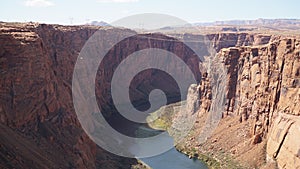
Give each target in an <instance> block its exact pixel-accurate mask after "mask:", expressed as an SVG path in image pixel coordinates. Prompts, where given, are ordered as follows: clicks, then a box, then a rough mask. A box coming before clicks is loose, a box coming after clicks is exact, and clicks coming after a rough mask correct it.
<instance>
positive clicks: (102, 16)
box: [0, 0, 300, 25]
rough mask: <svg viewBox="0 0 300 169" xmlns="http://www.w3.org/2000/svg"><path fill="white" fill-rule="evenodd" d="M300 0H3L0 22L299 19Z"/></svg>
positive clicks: (82, 22)
mask: <svg viewBox="0 0 300 169" xmlns="http://www.w3.org/2000/svg"><path fill="white" fill-rule="evenodd" d="M299 7H300V1H299V0H247V1H243V0H2V3H1V6H0V21H5V22H29V21H33V22H41V23H53V24H54V23H55V24H65V25H74V24H84V23H88V22H91V21H105V22H107V23H111V22H114V21H116V20H118V19H121V18H123V17H126V16H130V15H135V14H142V13H160V14H168V15H172V16H175V17H178V18H181V19H183V20H185V21H187V22H189V23H195V22H213V21H221V20H236V19H241V20H246V19H247V20H251V19H258V18H265V19H274V18H293V19H300V12H299Z"/></svg>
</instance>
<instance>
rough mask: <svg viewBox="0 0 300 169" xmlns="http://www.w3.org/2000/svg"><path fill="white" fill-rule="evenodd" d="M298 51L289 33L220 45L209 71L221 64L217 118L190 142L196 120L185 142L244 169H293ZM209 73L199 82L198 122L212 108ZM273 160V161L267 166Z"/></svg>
mask: <svg viewBox="0 0 300 169" xmlns="http://www.w3.org/2000/svg"><path fill="white" fill-rule="evenodd" d="M268 39H269V40H270V38H268ZM253 45H254V44H253ZM299 52H300V41H299V38H294V37H292V38H287V37H277V38H274V39H272V40H270V42H268V43H266V44H263V45H261V44H256V45H254V46H243V47H229V48H223V49H221V50H220V52H219V53H218V54H217V55H216V57H215V58H214V59H215V60H217V61H218V62H217V64H215V62H213V63H214V64H215V65H212V69H218V68H219V67H222V66H225V67H226V70H227V72H226V78H225V80H226V92H225V98H226V101H225V108H224V110H222V112H223V115H222V116H223V118H222V119H221V121H220V123H219V125H218V127H217V128H216V130H215V131H214V133H213V134H212V135H211V136H209V137H207V138H206V141H205V142H204V143H202V144H198V143H197V141H193V140H195V139H196V138H197V135H199V134H200V131H201V129H202V127H203V125H200V124H196V128H195V129H194V132H195V133H196V134H193V136H192V137H191V138H190V139H188V140H187V141H186V143H185V146H187V147H194V148H196V149H199V150H200V152H202V153H204V154H210V153H212V154H210V156H213V157H215V158H217V159H218V160H220V161H221V163H227V164H226V165H225V166H227V167H230V166H231V167H233V166H232V164H230V161H235V160H237V161H239V162H240V163H242V164H243V165H244V166H245V167H249V168H253V167H257V168H259V167H262V166H263V165H265V167H266V168H270V167H271V166H273V167H274V165H278V167H279V168H299V167H300V158H299V155H300V154H299V152H300V144H299V140H300V130H299V119H300V117H299V115H300V106H299V103H300V83H299V82H300V81H299V78H300V74H299V71H300V58H299ZM211 73H212V74H209V75H208V77H206V76H204V77H203V81H202V82H201V84H200V85H199V92H200V93H201V94H202V96H201V98H199V99H200V100H201V103H202V104H201V109H200V111H199V121H200V122H204V121H203V120H205V119H206V115H207V114H209V113H211V108H212V106H213V104H212V101H213V98H212V96H211V95H212V94H213V92H212V85H211V82H212V77H213V76H214V75H213V74H214V72H211ZM199 141H200V140H199ZM195 143H196V144H195ZM230 158H232V160H228V159H230ZM274 161H276V164H272V162H274Z"/></svg>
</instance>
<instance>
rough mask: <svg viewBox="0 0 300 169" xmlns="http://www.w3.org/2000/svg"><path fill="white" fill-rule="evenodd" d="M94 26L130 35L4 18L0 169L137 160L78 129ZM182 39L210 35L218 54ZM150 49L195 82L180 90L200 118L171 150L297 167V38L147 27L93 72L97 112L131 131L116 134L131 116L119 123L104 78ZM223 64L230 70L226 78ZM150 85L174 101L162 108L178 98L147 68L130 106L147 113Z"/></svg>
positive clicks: (127, 164) (217, 160)
mask: <svg viewBox="0 0 300 169" xmlns="http://www.w3.org/2000/svg"><path fill="white" fill-rule="evenodd" d="M98 31H99V32H101V33H102V34H104V35H105V34H113V35H114V36H115V37H112V39H113V38H118V36H119V35H121V34H122V33H124V32H128V33H133V34H135V33H136V32H135V31H133V30H129V29H121V28H113V27H109V26H108V27H97V26H88V25H85V26H61V25H48V24H38V23H5V22H1V23H0V127H1V131H0V135H1V137H0V167H1V168H107V169H110V168H111V169H113V168H131V167H132V165H140V164H138V163H139V162H138V161H137V159H132V158H125V157H120V156H117V155H114V154H112V153H109V152H107V151H105V150H103V149H102V148H100V147H99V146H97V145H96V144H95V143H94V142H93V141H92V140H91V139H90V138H89V137H88V135H87V134H86V133H85V132H84V130H83V129H82V127H81V124H80V122H79V121H78V119H77V116H76V113H75V110H74V105H73V100H72V77H73V71H74V66H75V64H76V61H77V59H78V55H79V54H80V51H81V49H82V48H83V46H84V45H85V43H86V42H87V41H88V39H89V38H90V37H91V36H92V35H93V34H94V33H95V32H98ZM187 37H189V38H190V39H196V40H199V39H203V37H205V38H207V39H208V40H209V45H211V48H212V49H213V51H214V52H211V51H210V46H207V44H203V41H199V43H191V44H189V46H191V47H193V48H192V49H193V50H194V49H197V45H200V46H201V45H202V46H203V45H204V46H205V47H204V48H203V47H202V48H198V51H193V50H192V49H191V48H187V47H184V46H185V44H184V43H182V41H184V39H185V38H187ZM108 43H109V42H108ZM146 48H158V49H163V50H167V51H170V52H172V53H174V54H175V55H177V56H178V57H179V58H180V59H182V60H183V61H184V62H185V63H187V65H188V67H189V69H190V70H191V71H192V72H193V75H194V77H195V80H196V82H197V84H195V85H192V86H191V88H190V90H186V91H184V94H185V96H183V97H184V98H186V97H187V98H186V99H187V105H188V106H190V105H192V106H190V107H193V111H194V112H195V113H196V114H197V119H196V123H195V125H194V126H193V128H192V130H191V131H190V133H189V134H188V136H187V137H186V138H185V139H184V140H183V141H182V142H181V143H179V144H178V145H177V146H176V148H177V149H178V150H179V151H181V152H183V153H185V154H187V155H189V156H191V157H194V156H195V155H196V154H197V156H198V157H199V159H200V160H201V161H204V162H205V163H206V164H207V165H208V167H211V168H213V167H215V168H232V167H231V166H235V167H236V166H238V167H241V168H274V169H275V168H280V169H281V168H287V169H293V168H295V169H296V168H300V143H299V140H300V106H299V103H300V37H299V36H296V35H285V34H281V33H280V32H279V33H276V34H270V33H258V32H247V31H244V32H226V31H221V32H218V33H216V32H209V33H206V34H202V35H200V34H191V33H190V34H189V33H185V34H183V36H181V35H180V36H179V35H178V34H175V33H174V34H162V33H153V32H150V33H149V32H148V33H142V34H137V35H136V36H133V37H130V38H127V39H125V40H123V41H122V42H121V43H118V44H116V45H115V46H114V47H113V48H112V49H111V50H110V51H109V52H108V53H107V54H106V56H105V60H104V61H103V63H102V64H101V65H100V67H99V69H98V72H97V77H96V80H95V82H96V89H95V93H96V96H97V101H98V105H101V106H100V109H101V112H103V115H104V116H105V117H106V118H107V119H108V121H109V120H110V121H111V123H112V125H114V126H115V127H116V129H118V130H119V131H120V132H123V133H126V134H128V135H130V134H132V132H131V131H130V130H123V131H122V129H124V126H123V125H126V124H127V122H126V121H124V122H123V123H122V122H118V121H117V120H120V118H119V117H120V114H118V113H117V110H116V108H115V107H114V106H113V100H112V97H111V91H110V90H111V88H110V85H111V84H110V82H111V78H112V76H113V73H114V71H115V70H116V68H117V66H118V65H119V64H120V63H121V61H122V60H124V58H125V57H126V56H128V55H130V54H132V53H134V52H136V51H138V50H142V49H146ZM196 53H197V54H198V56H197V54H196ZM199 54H200V56H199ZM157 62H159V60H158V61H157ZM90 64H91V65H92V64H94V63H90ZM169 64H170V65H171V66H170V67H176V65H173V64H172V63H169ZM220 68H224V70H226V71H225V72H221V73H223V74H222V75H221V73H220V72H219V71H218V70H220ZM129 71H134V70H129ZM182 71H183V73H184V74H185V70H182ZM216 72H217V73H216ZM87 76H88V73H87ZM220 76H222V77H223V79H225V80H224V81H223V83H224V85H225V86H226V87H225V88H224V89H222V90H223V91H224V100H221V101H219V102H222V103H224V106H222V110H218V111H219V112H218V113H220V114H221V116H222V118H221V119H220V121H219V123H218V125H217V126H216V128H215V129H214V130H213V131H212V133H210V135H209V136H207V137H206V136H205V137H200V135H201V133H202V132H203V131H204V130H205V122H206V120H207V118H209V115H210V114H211V113H213V112H214V111H216V109H215V108H214V107H215V105H216V104H218V102H217V101H216V100H214V99H216V96H217V95H218V91H219V90H220V89H219V88H218V84H219V83H220V82H219V81H218V77H220ZM90 83H94V82H90ZM156 88H159V89H161V90H163V91H164V92H165V93H166V95H167V96H168V98H170V99H169V100H167V101H168V102H167V104H172V103H176V102H178V101H181V98H180V97H181V96H180V92H179V91H178V86H177V85H176V84H174V82H173V81H172V79H171V78H170V77H169V76H168V75H166V74H163V73H160V72H159V71H157V70H149V71H145V72H143V73H142V74H139V75H138V76H136V78H135V79H134V80H133V82H132V84H131V93H130V94H131V95H130V96H131V101H132V103H133V104H134V105H135V106H136V107H137V108H140V109H141V110H144V109H147V107H149V103H148V101H147V98H148V95H149V93H150V92H151V91H152V90H153V89H156ZM78 91H79V89H78ZM171 118H172V119H171V121H176V117H171ZM201 155H203V156H204V157H207V158H201V157H202V156H201Z"/></svg>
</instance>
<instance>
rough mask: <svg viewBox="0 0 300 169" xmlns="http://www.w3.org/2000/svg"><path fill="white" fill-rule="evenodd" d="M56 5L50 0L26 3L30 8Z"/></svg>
mask: <svg viewBox="0 0 300 169" xmlns="http://www.w3.org/2000/svg"><path fill="white" fill-rule="evenodd" d="M53 5H54V3H53V2H51V1H48V0H27V1H25V6H30V7H47V6H53Z"/></svg>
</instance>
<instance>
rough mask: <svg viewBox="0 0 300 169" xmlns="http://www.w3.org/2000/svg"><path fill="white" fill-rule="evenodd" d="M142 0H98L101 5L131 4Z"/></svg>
mask: <svg viewBox="0 0 300 169" xmlns="http://www.w3.org/2000/svg"><path fill="white" fill-rule="evenodd" d="M138 1H140V0H98V2H101V3H130V2H138Z"/></svg>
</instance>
